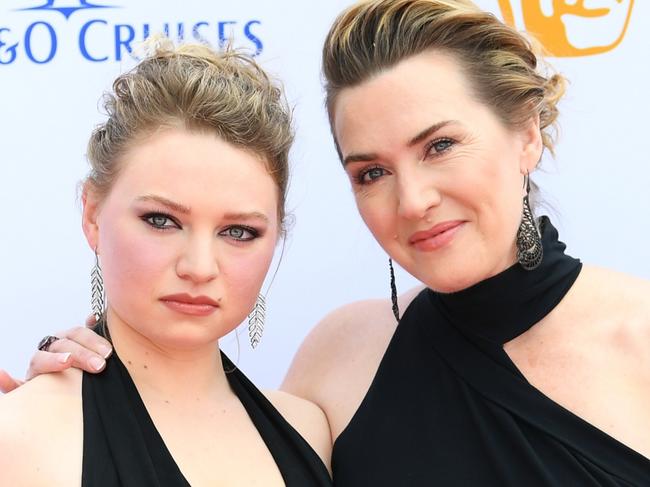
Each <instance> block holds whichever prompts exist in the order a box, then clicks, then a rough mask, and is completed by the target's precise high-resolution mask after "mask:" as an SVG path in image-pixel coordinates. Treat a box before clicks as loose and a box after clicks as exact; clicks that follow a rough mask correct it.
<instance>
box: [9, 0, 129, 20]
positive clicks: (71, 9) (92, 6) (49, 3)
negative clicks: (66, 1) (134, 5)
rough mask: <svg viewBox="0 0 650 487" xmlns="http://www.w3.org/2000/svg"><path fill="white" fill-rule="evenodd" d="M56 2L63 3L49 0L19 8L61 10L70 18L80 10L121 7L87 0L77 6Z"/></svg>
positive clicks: (82, 0)
mask: <svg viewBox="0 0 650 487" xmlns="http://www.w3.org/2000/svg"><path fill="white" fill-rule="evenodd" d="M55 3H59V4H60V3H62V2H57V1H56V0H47V1H46V2H45V3H44V4H43V5H39V6H38V7H27V8H20V9H18V10H46V11H47V10H53V11H55V12H59V13H60V14H63V16H64V17H65V18H66V20H67V19H69V18H70V16H71V15H72V14H73V13H75V12H76V11H78V10H88V9H98V8H119V7H115V6H110V5H96V4H94V3H88V2H87V1H86V0H79V5H77V6H71V7H70V6H68V7H57V6H55V5H54V4H55Z"/></svg>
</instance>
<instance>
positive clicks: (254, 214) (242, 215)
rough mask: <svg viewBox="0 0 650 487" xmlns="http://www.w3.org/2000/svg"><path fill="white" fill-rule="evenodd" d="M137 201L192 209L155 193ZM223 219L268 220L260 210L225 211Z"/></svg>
mask: <svg viewBox="0 0 650 487" xmlns="http://www.w3.org/2000/svg"><path fill="white" fill-rule="evenodd" d="M137 201H154V202H156V203H158V204H161V205H163V206H166V207H167V208H169V209H170V210H172V211H175V212H177V213H180V214H182V215H189V214H191V213H192V209H191V208H190V207H189V206H185V205H182V204H180V203H176V202H175V201H172V200H170V199H167V198H165V197H163V196H158V195H155V194H148V195H145V196H140V197H139V198H138V199H137ZM224 219H225V220H231V221H242V220H243V221H245V220H262V221H264V222H266V223H268V222H269V217H268V216H266V215H265V214H264V213H262V212H260V211H241V212H235V213H226V214H225V215H224Z"/></svg>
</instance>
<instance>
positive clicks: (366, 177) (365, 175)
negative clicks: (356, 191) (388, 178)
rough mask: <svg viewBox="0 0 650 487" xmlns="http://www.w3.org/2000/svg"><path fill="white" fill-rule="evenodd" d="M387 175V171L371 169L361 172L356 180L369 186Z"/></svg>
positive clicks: (377, 168) (378, 168) (376, 168)
mask: <svg viewBox="0 0 650 487" xmlns="http://www.w3.org/2000/svg"><path fill="white" fill-rule="evenodd" d="M385 174H386V170H385V169H383V168H381V167H370V168H368V169H364V170H363V171H361V172H360V173H359V175H358V176H357V177H356V180H357V182H358V183H359V184H369V183H372V182H374V181H376V180H377V179H379V178H381V177H382V176H384V175H385Z"/></svg>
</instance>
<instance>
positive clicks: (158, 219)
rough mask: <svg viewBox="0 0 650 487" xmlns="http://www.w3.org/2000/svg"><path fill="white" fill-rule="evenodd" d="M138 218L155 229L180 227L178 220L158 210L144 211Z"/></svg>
mask: <svg viewBox="0 0 650 487" xmlns="http://www.w3.org/2000/svg"><path fill="white" fill-rule="evenodd" d="M140 219H141V220H142V221H143V222H145V223H146V224H147V225H149V226H150V227H152V228H154V229H156V230H167V229H170V228H181V225H180V223H179V222H178V220H176V219H175V218H174V217H173V216H171V215H169V214H167V213H164V212H160V211H151V212H145V213H143V214H142V215H141V216H140Z"/></svg>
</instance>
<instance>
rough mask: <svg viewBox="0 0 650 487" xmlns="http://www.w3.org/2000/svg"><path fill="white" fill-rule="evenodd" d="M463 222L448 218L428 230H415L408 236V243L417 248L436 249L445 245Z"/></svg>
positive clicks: (423, 249)
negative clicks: (448, 219)
mask: <svg viewBox="0 0 650 487" xmlns="http://www.w3.org/2000/svg"><path fill="white" fill-rule="evenodd" d="M464 223H465V222H464V221H462V220H450V221H446V222H442V223H438V224H437V225H434V226H433V227H431V228H430V229H429V230H424V231H422V232H415V233H414V234H413V235H411V237H410V238H409V240H408V242H409V244H410V245H412V246H413V247H415V248H416V249H418V250H422V251H432V250H438V249H439V248H441V247H444V246H445V245H447V244H448V243H449V242H451V240H452V239H453V238H454V235H455V234H456V232H457V231H458V230H460V228H461V227H462V226H463V224H464Z"/></svg>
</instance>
